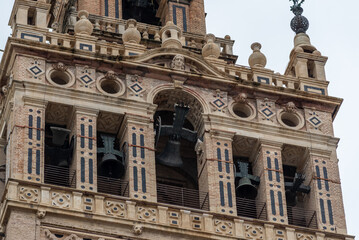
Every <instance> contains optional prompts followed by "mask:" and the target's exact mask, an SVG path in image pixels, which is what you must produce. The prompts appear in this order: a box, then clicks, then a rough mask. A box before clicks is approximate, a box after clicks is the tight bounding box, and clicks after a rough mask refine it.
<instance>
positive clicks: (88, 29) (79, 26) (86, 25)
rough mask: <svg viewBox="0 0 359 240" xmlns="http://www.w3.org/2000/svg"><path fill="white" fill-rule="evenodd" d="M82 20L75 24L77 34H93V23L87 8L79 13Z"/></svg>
mask: <svg viewBox="0 0 359 240" xmlns="http://www.w3.org/2000/svg"><path fill="white" fill-rule="evenodd" d="M78 16H79V18H80V20H78V21H77V22H76V24H75V34H85V35H91V34H92V32H93V25H92V23H91V22H90V21H89V20H88V16H89V13H88V12H87V11H86V10H81V11H79V13H78Z"/></svg>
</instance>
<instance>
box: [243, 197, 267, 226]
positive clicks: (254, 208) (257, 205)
mask: <svg viewBox="0 0 359 240" xmlns="http://www.w3.org/2000/svg"><path fill="white" fill-rule="evenodd" d="M236 200H237V202H236V203H237V216H241V217H249V218H256V219H261V220H267V205H266V203H265V202H259V201H256V200H252V199H246V198H238V197H237V198H236Z"/></svg>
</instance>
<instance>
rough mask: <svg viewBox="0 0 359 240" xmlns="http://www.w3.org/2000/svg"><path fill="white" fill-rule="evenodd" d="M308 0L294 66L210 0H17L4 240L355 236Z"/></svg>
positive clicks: (6, 132) (5, 147) (344, 239)
mask: <svg viewBox="0 0 359 240" xmlns="http://www.w3.org/2000/svg"><path fill="white" fill-rule="evenodd" d="M300 5H301V4H298V3H297V2H295V4H294V6H293V7H292V11H293V13H294V14H295V17H294V18H293V20H292V29H293V30H294V31H295V32H296V36H295V39H294V48H293V50H292V52H291V53H290V62H289V64H288V67H287V70H286V72H285V73H284V75H281V74H278V73H274V71H273V70H270V69H267V68H265V66H266V57H265V56H264V55H263V54H262V53H261V51H260V49H261V47H262V46H261V44H259V43H254V44H253V45H252V46H251V47H252V49H253V54H252V55H251V56H250V57H249V67H244V66H238V65H236V64H235V63H236V60H237V56H235V55H234V54H233V51H232V47H233V44H234V41H233V40H231V39H230V37H229V36H226V37H225V38H218V37H215V36H214V35H212V34H207V33H206V25H205V12H204V2H203V0H176V1H174V0H135V1H133V0H131V1H130V0H77V1H76V0H62V1H59V0H58V1H50V0H16V1H15V3H14V7H13V10H12V14H11V18H10V21H9V24H10V26H11V27H12V31H13V33H12V37H10V38H9V39H8V42H7V45H6V48H5V52H4V54H3V57H2V60H1V66H0V69H2V70H1V74H0V80H1V118H0V130H1V132H0V135H1V141H0V143H1V148H2V151H1V158H0V161H1V168H0V169H2V176H1V180H2V183H1V184H2V185H1V186H2V198H1V199H2V200H1V205H0V217H1V218H0V239H4V240H5V239H6V240H19V239H27V240H35V239H36V240H37V239H41V240H45V239H46V240H75V239H76V240H119V239H131V240H134V239H188V240H190V239H191V240H193V239H256V240H257V239H268V240H272V239H275V240H349V239H354V237H352V236H349V235H347V231H346V224H345V216H344V208H343V201H342V192H341V182H340V177H339V171H338V159H337V156H336V148H337V144H338V141H339V139H338V138H335V137H334V133H333V120H334V118H335V116H336V114H337V112H338V110H339V107H340V105H341V103H342V99H339V98H336V97H331V96H329V94H328V91H327V87H328V81H327V79H326V76H325V69H324V66H325V63H326V60H327V57H324V56H322V54H321V53H320V52H319V51H318V50H317V49H316V48H315V47H314V46H313V45H312V44H311V43H310V39H309V36H308V35H307V34H306V33H305V32H306V30H307V28H308V20H307V19H306V18H305V17H303V16H302V12H303V9H302V8H301V7H300Z"/></svg>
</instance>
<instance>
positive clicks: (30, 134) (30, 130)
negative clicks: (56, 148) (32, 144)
mask: <svg viewBox="0 0 359 240" xmlns="http://www.w3.org/2000/svg"><path fill="white" fill-rule="evenodd" d="M32 127H33V116H32V115H29V139H32V131H33V129H32Z"/></svg>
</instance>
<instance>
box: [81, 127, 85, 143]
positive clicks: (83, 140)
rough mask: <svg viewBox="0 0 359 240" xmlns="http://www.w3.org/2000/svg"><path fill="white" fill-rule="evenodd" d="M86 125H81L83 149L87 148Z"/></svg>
mask: <svg viewBox="0 0 359 240" xmlns="http://www.w3.org/2000/svg"><path fill="white" fill-rule="evenodd" d="M84 136H85V125H84V124H81V148H85V138H84Z"/></svg>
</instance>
